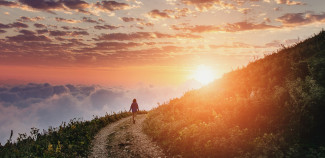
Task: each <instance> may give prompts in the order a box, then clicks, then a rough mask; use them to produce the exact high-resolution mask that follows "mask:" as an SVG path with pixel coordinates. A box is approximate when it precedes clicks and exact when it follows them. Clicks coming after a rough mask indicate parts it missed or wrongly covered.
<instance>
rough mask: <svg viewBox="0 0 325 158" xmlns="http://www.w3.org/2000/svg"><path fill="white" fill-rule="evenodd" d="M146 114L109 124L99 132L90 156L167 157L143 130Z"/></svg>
mask: <svg viewBox="0 0 325 158" xmlns="http://www.w3.org/2000/svg"><path fill="white" fill-rule="evenodd" d="M145 117H146V115H138V116H137V117H136V124H133V123H132V117H127V118H124V119H121V120H119V121H117V122H115V123H112V124H109V125H108V126H106V127H104V128H103V129H102V130H100V131H99V132H98V134H97V135H96V136H95V138H94V140H93V142H92V144H93V147H92V153H91V154H90V156H89V157H90V158H106V157H117V158H120V157H123V158H124V157H155V158H158V157H161V158H163V157H166V156H165V155H164V153H163V151H162V149H161V148H160V147H159V146H157V144H156V143H155V142H152V141H151V139H150V138H149V137H148V136H147V135H146V134H144V133H143V132H142V123H143V121H144V120H145Z"/></svg>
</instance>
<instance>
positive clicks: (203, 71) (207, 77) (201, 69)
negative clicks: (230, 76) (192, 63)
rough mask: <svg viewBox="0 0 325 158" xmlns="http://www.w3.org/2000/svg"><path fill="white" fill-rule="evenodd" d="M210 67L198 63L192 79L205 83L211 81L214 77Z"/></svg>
mask: <svg viewBox="0 0 325 158" xmlns="http://www.w3.org/2000/svg"><path fill="white" fill-rule="evenodd" d="M214 76H215V75H214V73H213V71H212V69H211V68H210V67H208V66H205V65H199V66H198V67H197V69H196V71H195V74H194V79H195V80H197V81H199V82H200V83H201V84H203V85H206V84H208V83H210V82H212V81H213V80H214V79H215V77H214Z"/></svg>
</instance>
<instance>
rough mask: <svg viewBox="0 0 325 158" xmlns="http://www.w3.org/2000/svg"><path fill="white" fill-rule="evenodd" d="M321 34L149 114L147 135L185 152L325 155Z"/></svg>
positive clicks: (324, 54)
mask: <svg viewBox="0 0 325 158" xmlns="http://www.w3.org/2000/svg"><path fill="white" fill-rule="evenodd" d="M324 111H325V32H324V31H322V32H320V33H319V34H318V35H315V36H313V37H312V38H309V39H307V40H305V41H302V42H299V43H297V44H295V45H293V46H291V47H288V48H283V49H282V50H280V51H278V52H277V53H274V54H271V55H267V56H265V58H263V59H260V60H257V61H255V62H252V63H249V64H248V65H247V66H246V67H244V68H242V69H238V70H235V71H232V72H230V73H228V74H225V75H224V76H223V77H222V78H221V79H218V80H216V81H215V82H213V83H211V84H209V85H207V86H205V87H203V88H201V89H199V90H192V91H189V92H187V93H185V95H184V96H182V97H181V98H177V99H173V100H170V102H169V103H166V104H163V105H160V106H159V107H157V108H156V109H154V110H152V111H150V112H149V113H148V117H147V119H146V120H145V126H144V128H145V132H146V133H147V134H148V135H150V136H151V137H152V138H153V139H154V140H155V141H157V142H158V143H159V144H160V145H161V146H162V147H163V148H164V149H165V151H166V152H168V153H169V154H171V155H182V156H183V157H220V158H223V157H325V135H324V133H325V115H324Z"/></svg>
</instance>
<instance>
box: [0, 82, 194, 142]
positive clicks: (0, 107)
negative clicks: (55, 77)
mask: <svg viewBox="0 0 325 158" xmlns="http://www.w3.org/2000/svg"><path fill="white" fill-rule="evenodd" d="M198 87H200V85H199V84H198V83H197V82H195V81H188V82H187V83H185V84H183V85H180V86H154V85H146V84H139V85H138V86H136V87H135V88H130V89H126V88H122V87H103V86H99V85H72V84H66V85H51V84H49V83H29V84H20V85H0V142H1V143H2V145H3V144H4V143H5V142H6V141H7V140H8V139H9V137H10V131H11V130H13V131H14V135H13V140H15V139H16V138H17V136H18V133H27V134H28V133H29V131H30V129H31V127H36V128H38V129H41V131H42V129H48V128H49V127H50V126H52V127H57V126H59V125H60V124H61V123H62V122H68V121H70V120H71V119H73V118H81V119H83V120H90V119H92V118H93V117H94V116H103V115H105V114H106V113H108V114H110V113H112V112H119V111H124V110H129V107H130V104H131V102H132V99H133V98H136V99H137V101H138V104H139V107H140V110H150V109H152V108H154V107H157V106H158V105H157V103H163V102H167V101H168V100H170V99H172V98H175V97H180V96H182V95H183V94H184V92H186V91H188V90H190V89H195V88H198Z"/></svg>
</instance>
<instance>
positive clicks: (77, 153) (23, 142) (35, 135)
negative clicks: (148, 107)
mask: <svg viewBox="0 0 325 158" xmlns="http://www.w3.org/2000/svg"><path fill="white" fill-rule="evenodd" d="M139 113H146V112H145V111H140V112H139ZM130 115H132V113H130V112H120V113H117V114H116V113H113V114H111V115H108V114H106V115H105V116H104V117H95V118H94V119H93V120H91V121H81V120H77V119H72V120H71V121H70V122H69V123H65V122H64V123H62V124H61V125H60V126H59V127H58V128H49V129H48V130H47V131H45V132H44V133H42V134H41V133H39V129H36V128H31V132H30V134H31V135H30V136H27V134H19V137H18V138H17V141H16V142H11V141H9V140H8V142H7V143H6V144H5V145H4V146H1V145H0V157H5V158H6V157H10V158H14V157H86V156H87V155H88V154H89V152H90V147H91V140H92V139H93V137H94V136H95V134H96V133H97V132H98V131H99V130H100V129H101V128H102V127H104V126H106V125H107V124H109V123H112V122H115V121H117V120H119V119H121V118H124V117H127V116H130Z"/></svg>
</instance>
